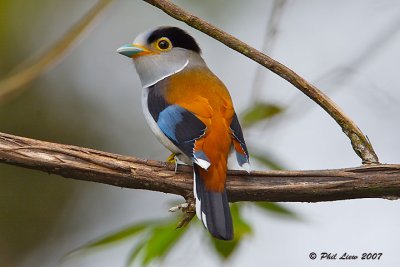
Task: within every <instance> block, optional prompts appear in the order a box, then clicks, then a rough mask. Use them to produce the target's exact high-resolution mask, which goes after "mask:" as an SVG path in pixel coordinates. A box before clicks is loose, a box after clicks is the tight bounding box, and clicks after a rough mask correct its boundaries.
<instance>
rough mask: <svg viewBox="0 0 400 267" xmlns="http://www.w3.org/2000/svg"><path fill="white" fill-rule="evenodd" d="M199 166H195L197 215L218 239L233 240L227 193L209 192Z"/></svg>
mask: <svg viewBox="0 0 400 267" xmlns="http://www.w3.org/2000/svg"><path fill="white" fill-rule="evenodd" d="M198 168H199V167H198V166H196V164H194V166H193V170H194V194H195V197H196V214H197V217H199V219H200V220H201V221H202V223H203V225H204V226H205V227H206V228H207V229H208V231H209V232H210V233H211V234H212V235H213V236H214V237H216V238H218V239H222V240H232V239H233V224H232V217H231V212H230V210H229V203H228V198H227V195H226V191H225V189H224V191H223V192H213V191H208V190H207V189H206V187H205V185H204V182H203V180H202V178H201V177H200V173H199V170H198Z"/></svg>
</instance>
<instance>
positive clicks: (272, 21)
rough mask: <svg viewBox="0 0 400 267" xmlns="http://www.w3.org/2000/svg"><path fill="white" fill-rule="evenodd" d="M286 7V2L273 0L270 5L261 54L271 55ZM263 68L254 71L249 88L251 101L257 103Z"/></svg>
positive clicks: (261, 84) (262, 83) (261, 86)
mask: <svg viewBox="0 0 400 267" xmlns="http://www.w3.org/2000/svg"><path fill="white" fill-rule="evenodd" d="M285 5H286V0H274V3H273V4H272V8H271V13H270V15H269V19H268V20H267V25H266V26H265V34H264V43H263V46H262V48H261V51H262V52H263V53H271V51H272V48H273V47H274V45H275V42H276V37H277V33H278V25H279V23H280V21H281V18H282V15H283V11H284V7H285ZM264 74H265V72H264V68H263V67H262V66H261V65H259V67H258V68H257V69H256V74H255V75H254V80H253V83H252V86H251V98H250V99H251V100H252V101H259V99H260V93H261V89H262V88H263V85H265V83H264V79H263V77H264Z"/></svg>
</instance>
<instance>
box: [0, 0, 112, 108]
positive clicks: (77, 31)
mask: <svg viewBox="0 0 400 267" xmlns="http://www.w3.org/2000/svg"><path fill="white" fill-rule="evenodd" d="M111 2H112V0H99V2H98V3H97V4H96V5H95V6H93V8H92V9H90V10H89V11H88V12H87V13H86V14H85V15H84V16H83V17H82V19H81V20H79V21H78V22H77V23H76V24H74V25H73V26H72V27H71V28H70V30H69V31H68V32H66V33H65V34H64V35H63V37H62V38H60V39H59V40H58V41H57V42H56V43H55V44H54V45H53V46H52V47H51V48H49V49H47V50H46V51H45V52H44V53H43V54H41V55H40V56H38V57H36V59H35V60H34V61H32V62H26V63H25V66H24V68H22V69H19V70H15V71H13V72H12V73H11V74H10V75H9V76H7V77H5V78H3V79H2V80H0V104H2V103H4V102H6V101H8V100H10V99H11V98H13V97H15V96H17V95H18V94H19V93H21V91H22V90H24V89H26V87H25V86H26V85H27V84H29V83H30V82H32V81H33V80H35V79H36V78H37V77H38V76H40V75H41V74H42V73H43V72H44V71H46V70H48V69H50V68H51V67H52V66H54V65H55V64H56V63H57V62H59V61H61V59H62V58H63V56H64V55H66V53H67V52H68V50H69V49H70V48H71V47H72V46H73V45H74V44H75V43H76V42H77V40H78V39H79V37H81V36H82V34H83V33H84V32H86V31H87V30H88V29H89V28H90V26H91V25H93V23H94V21H95V20H96V18H98V17H99V15H100V14H101V13H102V12H104V11H105V10H106V8H107V7H108V6H110V4H111Z"/></svg>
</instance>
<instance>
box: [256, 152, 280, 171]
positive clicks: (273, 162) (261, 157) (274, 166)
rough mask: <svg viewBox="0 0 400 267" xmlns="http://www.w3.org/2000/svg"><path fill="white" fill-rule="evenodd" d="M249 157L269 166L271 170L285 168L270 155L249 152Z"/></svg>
mask: <svg viewBox="0 0 400 267" xmlns="http://www.w3.org/2000/svg"><path fill="white" fill-rule="evenodd" d="M250 158H251V159H255V160H257V161H258V162H260V163H261V164H263V165H264V166H266V167H268V168H270V169H271V170H284V169H285V168H284V167H283V166H282V165H281V164H280V163H279V162H277V161H276V160H275V159H273V158H272V157H270V156H264V155H259V154H250Z"/></svg>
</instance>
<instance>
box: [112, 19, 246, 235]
mask: <svg viewBox="0 0 400 267" xmlns="http://www.w3.org/2000/svg"><path fill="white" fill-rule="evenodd" d="M117 52H118V53H120V54H122V55H124V56H127V57H129V58H131V59H132V60H133V63H134V65H135V68H136V72H137V74H138V75H139V78H140V81H141V84H142V87H143V89H142V108H143V113H144V117H145V119H146V122H147V124H148V125H149V127H150V129H151V130H152V132H153V133H154V134H155V136H156V137H157V139H158V140H159V141H160V142H161V143H162V144H163V145H164V146H165V147H166V148H167V149H169V150H170V151H171V152H172V154H171V156H170V157H169V158H168V161H175V162H178V161H179V162H181V163H184V164H187V165H192V166H193V176H194V179H193V180H194V185H193V192H194V196H195V202H196V215H197V217H198V218H199V219H200V221H201V222H202V223H203V225H204V226H205V228H206V229H208V231H209V232H210V233H211V235H212V236H213V237H215V238H217V239H221V240H232V239H233V237H234V234H233V233H234V230H233V224H232V216H231V213H230V209H229V202H228V198H227V193H226V188H225V184H226V177H227V159H228V155H229V154H230V152H231V151H232V150H234V151H235V153H236V159H237V161H238V164H239V165H240V166H241V167H242V168H244V169H245V170H247V171H248V172H250V161H249V153H248V150H247V146H246V143H245V140H244V137H243V132H242V128H241V126H240V123H239V119H238V116H237V114H236V112H235V110H234V106H233V103H232V99H231V96H230V94H229V92H228V89H227V88H226V86H225V85H224V84H223V82H222V81H221V80H220V79H219V78H218V77H217V76H216V75H215V74H214V73H213V72H212V71H211V70H210V69H209V68H208V66H207V64H206V63H205V61H204V59H203V58H202V56H201V53H202V51H201V49H200V47H199V45H198V43H197V42H196V40H195V39H194V38H193V37H192V36H191V35H190V34H189V33H187V32H186V31H185V30H182V29H181V28H178V27H174V26H158V27H155V28H151V29H149V30H147V31H145V32H143V33H141V34H139V35H138V36H137V37H136V38H135V39H134V41H133V43H129V44H126V45H123V46H121V47H120V48H118V49H117Z"/></svg>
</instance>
